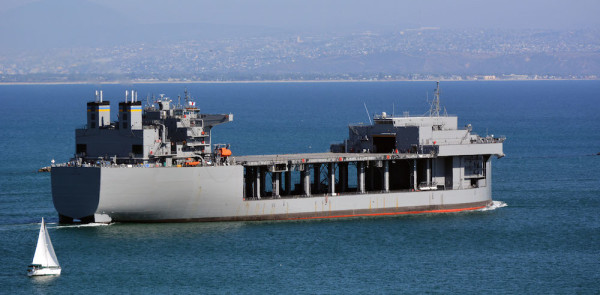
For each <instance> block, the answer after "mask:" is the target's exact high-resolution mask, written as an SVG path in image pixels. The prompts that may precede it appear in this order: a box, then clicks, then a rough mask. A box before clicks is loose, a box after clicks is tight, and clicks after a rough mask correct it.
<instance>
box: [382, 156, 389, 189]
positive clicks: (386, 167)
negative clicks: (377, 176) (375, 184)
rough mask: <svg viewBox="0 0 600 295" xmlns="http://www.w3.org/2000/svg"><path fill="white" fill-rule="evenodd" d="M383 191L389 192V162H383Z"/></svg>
mask: <svg viewBox="0 0 600 295" xmlns="http://www.w3.org/2000/svg"><path fill="white" fill-rule="evenodd" d="M383 191H384V192H386V193H387V192H389V191H390V161H383Z"/></svg>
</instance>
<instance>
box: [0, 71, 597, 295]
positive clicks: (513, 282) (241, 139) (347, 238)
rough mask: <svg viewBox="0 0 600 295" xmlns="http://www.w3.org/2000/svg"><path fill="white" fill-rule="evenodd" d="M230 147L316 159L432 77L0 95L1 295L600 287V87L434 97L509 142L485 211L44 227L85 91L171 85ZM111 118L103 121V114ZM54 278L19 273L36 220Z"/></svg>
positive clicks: (415, 104) (508, 86)
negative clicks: (56, 264) (352, 127)
mask: <svg viewBox="0 0 600 295" xmlns="http://www.w3.org/2000/svg"><path fill="white" fill-rule="evenodd" d="M185 87H187V89H188V90H189V91H190V92H191V94H192V96H193V97H194V98H195V99H196V102H197V105H198V106H200V108H201V109H202V111H203V112H208V113H229V112H231V113H234V121H233V122H231V123H228V124H225V125H221V126H217V127H216V128H215V129H214V130H213V134H214V135H213V142H214V143H217V142H219V143H231V145H232V150H233V152H234V154H238V155H242V154H272V153H296V152H324V151H327V149H328V148H329V145H330V144H331V143H335V142H341V141H342V140H343V139H345V138H346V137H347V135H348V129H347V125H348V124H349V123H357V122H366V121H368V117H367V114H366V112H365V108H364V106H363V103H365V104H366V105H367V107H368V109H369V112H370V113H380V112H382V111H386V112H387V113H396V114H402V113H403V111H409V112H410V114H412V115H420V114H423V113H425V112H426V111H427V110H428V108H429V107H428V105H427V102H426V99H427V97H429V98H430V99H431V98H432V92H433V89H434V87H435V83H433V82H387V83H378V82H372V83H240V84H190V85H185V84H144V85H101V86H100V85H50V86H48V85H26V86H24V85H15V86H7V85H3V86H0V104H1V105H0V151H1V152H2V154H1V156H0V265H1V266H2V267H0V293H4V294H63V293H64V294H86V293H89V294H95V293H110V294H117V293H134V294H153V293H161V294H162V293H166V294H180V293H194V294H202V293H232V294H237V293H254V294H263V293H294V294H307V293H308V294H329V293H363V294H367V293H369V294H370V293H475V294H481V293H511V294H522V293H537V294H544V293H562V294H572V293H580V294H584V293H588V294H598V292H600V213H599V212H600V156H598V155H596V154H597V153H599V152H600V97H599V93H600V82H599V81H531V82H443V83H442V84H441V87H442V97H441V100H442V104H443V105H444V106H445V107H446V108H447V110H448V113H449V114H456V115H458V117H459V126H463V125H466V124H469V123H470V124H472V125H473V128H474V131H475V132H477V133H478V134H481V135H485V134H494V135H496V136H499V135H505V136H506V137H507V138H508V139H507V141H506V142H505V144H504V152H505V154H506V157H504V158H502V159H497V160H494V162H493V165H494V167H493V170H494V171H493V197H494V199H495V200H496V201H501V202H503V203H506V206H505V207H501V208H497V209H495V210H487V211H478V212H468V213H453V214H439V215H420V216H395V217H377V218H357V219H345V220H320V221H319V220H316V221H293V222H223V223H181V224H112V225H103V226H100V225H96V226H57V224H56V222H57V221H58V218H57V214H56V212H55V211H54V207H53V205H52V197H51V193H50V175H49V174H48V173H37V172H36V170H37V169H38V168H40V167H42V166H47V165H49V164H50V160H51V159H55V160H56V161H57V162H64V161H67V160H69V158H70V157H71V155H72V154H73V153H74V146H75V144H74V135H75V134H74V133H75V132H74V129H75V128H79V127H81V126H83V125H84V124H85V120H86V119H85V118H86V117H85V116H86V106H85V103H86V102H87V101H88V100H91V99H93V95H94V90H96V89H102V90H103V91H104V98H105V100H106V99H108V100H110V101H111V103H112V106H113V107H112V110H113V112H114V111H115V109H116V103H117V102H118V101H121V100H122V99H123V97H124V92H125V90H126V89H135V90H137V91H138V92H139V98H140V100H145V98H146V96H147V95H152V94H154V95H158V94H161V93H164V94H166V95H167V96H170V97H171V98H173V99H174V100H175V101H176V100H177V96H178V95H183V91H184V88H185ZM112 117H113V119H114V118H116V115H115V114H113V116H112ZM42 217H45V218H46V219H47V220H48V222H49V223H50V224H49V232H50V235H51V237H52V241H53V244H54V248H55V250H56V254H57V256H58V259H59V261H60V263H61V265H62V267H63V274H62V275H61V276H60V277H56V278H34V279H32V278H28V277H27V276H26V267H27V265H28V264H29V263H30V262H31V259H32V257H33V253H34V250H35V244H36V240H37V234H38V231H39V222H40V220H41V218H42Z"/></svg>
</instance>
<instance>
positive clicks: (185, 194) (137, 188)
mask: <svg viewBox="0 0 600 295" xmlns="http://www.w3.org/2000/svg"><path fill="white" fill-rule="evenodd" d="M243 169H244V168H243V166H241V165H232V166H215V167H184V168H177V167H172V168H171V167H161V168H141V167H131V168H117V167H54V168H53V169H52V198H53V202H54V206H55V208H56V210H57V211H58V213H59V216H61V220H72V219H79V220H82V221H95V222H186V221H245V220H290V219H316V218H345V217H356V216H379V215H400V214H419V213H446V212H456V211H464V210H476V209H480V208H483V207H485V206H488V205H490V204H491V202H492V197H491V177H490V176H491V171H489V172H490V175H488V177H490V178H489V179H488V181H487V185H486V186H482V187H478V188H466V189H455V190H431V191H392V192H386V193H383V192H368V193H365V194H357V193H346V194H334V195H312V196H310V197H305V196H304V197H303V196H295V197H284V198H262V199H260V200H248V199H245V198H244V179H243V177H244V176H243V175H244V174H243V171H244V170H243ZM490 170H491V169H490Z"/></svg>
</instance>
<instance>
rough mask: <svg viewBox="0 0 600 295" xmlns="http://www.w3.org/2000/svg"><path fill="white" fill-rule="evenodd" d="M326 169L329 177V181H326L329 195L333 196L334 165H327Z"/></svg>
mask: <svg viewBox="0 0 600 295" xmlns="http://www.w3.org/2000/svg"><path fill="white" fill-rule="evenodd" d="M327 169H328V171H327V172H328V173H327V175H328V176H329V177H328V178H329V179H328V180H327V182H329V193H330V194H331V195H333V194H335V163H333V162H331V163H329V165H327Z"/></svg>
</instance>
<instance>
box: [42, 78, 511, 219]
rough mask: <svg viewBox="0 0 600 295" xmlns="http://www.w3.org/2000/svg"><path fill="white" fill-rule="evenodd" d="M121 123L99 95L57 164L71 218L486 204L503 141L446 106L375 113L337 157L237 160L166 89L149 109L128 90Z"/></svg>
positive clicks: (61, 203) (215, 117)
mask: <svg viewBox="0 0 600 295" xmlns="http://www.w3.org/2000/svg"><path fill="white" fill-rule="evenodd" d="M118 113H119V120H118V121H115V122H113V121H111V118H110V103H109V102H108V101H105V100H103V99H102V92H99V93H98V92H97V93H96V98H95V100H94V101H91V102H88V103H87V125H86V126H85V127H84V128H82V129H77V130H76V132H75V136H76V146H75V149H76V153H75V157H74V158H73V159H72V160H71V161H70V162H68V163H64V164H58V165H54V167H52V170H51V174H52V176H51V178H52V200H53V202H54V206H55V208H56V210H57V211H58V214H59V220H60V222H61V223H72V222H74V221H80V222H84V223H87V222H102V223H109V222H181V221H233V220H290V219H313V218H338V217H354V216H376V215H397V214H416V213H442V212H456V211H463V210H477V209H481V208H484V207H486V206H489V205H491V204H492V162H491V158H492V156H496V157H502V156H503V155H504V154H503V151H502V144H503V141H504V137H500V138H497V137H493V136H486V137H482V136H478V135H476V134H474V133H472V128H471V126H470V125H467V126H466V127H464V128H458V119H457V117H456V116H449V115H447V114H446V113H445V111H442V110H441V108H440V104H439V83H438V87H437V89H436V91H435V98H434V100H433V102H432V103H431V108H430V110H429V113H428V114H426V115H423V116H414V117H413V116H408V115H404V116H389V115H387V114H386V113H382V114H380V115H376V116H374V117H373V120H372V121H371V119H370V121H371V122H370V124H358V125H350V126H349V138H348V139H347V140H345V141H344V142H343V143H339V144H334V145H332V146H331V148H330V152H327V153H307V154H282V155H251V156H233V155H232V153H231V150H230V149H229V147H228V146H224V145H213V144H212V142H211V133H212V128H213V127H214V126H216V125H219V124H222V123H227V122H231V121H232V120H233V115H232V114H203V113H201V112H200V110H199V109H198V108H196V106H195V103H194V102H193V101H192V100H191V99H190V98H189V96H188V95H187V93H186V96H185V103H184V104H183V105H181V104H180V103H177V104H176V103H174V102H173V101H172V100H170V99H169V98H167V97H164V96H161V97H160V98H158V99H155V101H154V102H153V103H152V104H150V103H148V104H147V106H146V107H145V108H144V109H142V103H141V102H140V101H138V100H137V93H136V92H134V91H132V92H131V93H130V94H129V93H128V92H126V95H125V100H124V101H123V102H120V103H119V112H118Z"/></svg>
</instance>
